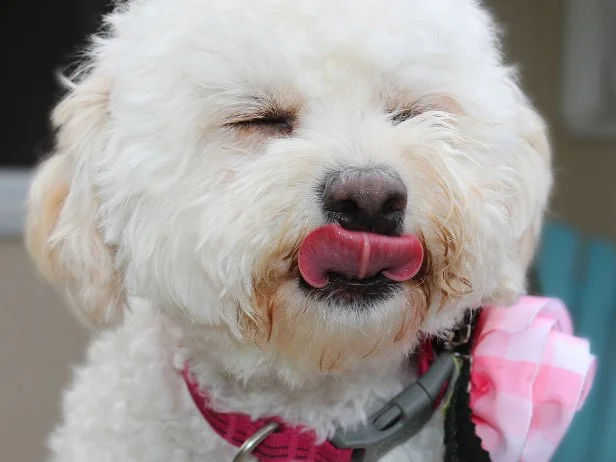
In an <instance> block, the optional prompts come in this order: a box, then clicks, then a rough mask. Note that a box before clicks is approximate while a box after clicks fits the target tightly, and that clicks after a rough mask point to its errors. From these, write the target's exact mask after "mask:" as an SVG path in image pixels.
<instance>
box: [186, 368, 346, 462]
mask: <svg viewBox="0 0 616 462" xmlns="http://www.w3.org/2000/svg"><path fill="white" fill-rule="evenodd" d="M182 375H183V376H184V380H185V382H186V385H187V386H188V391H189V392H190V395H191V396H192V399H193V401H194V402H195V405H196V406H197V408H199V411H201V414H202V415H203V417H204V418H205V420H206V421H207V422H208V423H209V424H210V426H211V427H212V429H213V430H214V431H215V432H216V433H218V435H219V436H220V437H221V438H223V439H224V440H225V441H227V442H228V443H230V444H232V445H233V446H236V447H240V446H241V445H242V444H243V443H244V442H245V441H246V440H247V439H248V438H250V437H251V436H252V435H254V434H256V433H257V432H258V431H259V430H261V429H262V428H264V427H266V426H267V425H268V424H270V423H272V422H275V423H277V424H278V425H279V427H278V428H277V429H276V431H274V432H273V433H271V434H270V435H269V436H267V437H266V438H265V439H264V440H263V441H262V442H261V443H260V444H259V445H258V446H257V447H256V448H255V449H254V450H253V451H252V454H253V455H254V456H256V457H258V459H259V460H260V461H262V462H292V461H311V462H312V461H314V462H350V461H351V456H352V454H353V451H352V450H351V449H338V448H337V447H335V446H334V445H333V444H332V443H330V442H329V441H325V442H324V443H320V444H319V443H317V437H316V435H315V433H314V431H312V430H306V429H304V428H302V427H293V426H290V425H287V424H285V423H284V422H283V421H282V420H281V419H279V418H278V417H269V418H265V419H257V420H251V419H250V417H248V416H247V415H245V414H237V413H231V412H229V413H226V412H216V411H214V410H213V409H212V408H211V407H210V406H209V398H208V396H207V395H206V394H205V393H204V392H203V391H202V390H200V388H199V384H198V383H197V382H196V381H195V380H194V378H193V377H192V375H191V373H190V371H189V369H188V367H185V368H184V370H183V371H182Z"/></svg>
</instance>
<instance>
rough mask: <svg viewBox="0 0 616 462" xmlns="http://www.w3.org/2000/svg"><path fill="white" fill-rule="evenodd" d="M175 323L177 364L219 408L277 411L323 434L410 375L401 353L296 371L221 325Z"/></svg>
mask: <svg viewBox="0 0 616 462" xmlns="http://www.w3.org/2000/svg"><path fill="white" fill-rule="evenodd" d="M174 324H175V326H176V328H177V330H178V331H179V332H180V334H179V342H180V344H181V348H180V351H181V354H179V355H178V358H177V361H176V363H177V364H176V366H177V367H181V366H182V365H183V364H187V365H188V366H189V367H190V370H191V373H192V374H193V375H194V377H195V378H196V380H197V381H198V383H199V385H200V387H201V388H202V389H203V390H204V391H205V392H206V393H208V395H209V396H210V398H211V400H212V401H213V402H215V403H216V407H217V408H218V409H221V410H225V411H229V412H231V411H233V412H240V413H244V414H248V415H250V416H251V417H255V418H258V417H266V416H277V417H280V418H282V419H284V420H285V421H287V422H288V423H290V424H299V425H306V426H310V427H312V428H314V429H315V430H316V431H317V433H318V435H319V436H320V437H323V438H326V437H331V436H332V434H333V432H334V430H335V428H336V427H351V426H354V425H356V424H357V423H358V422H359V421H360V420H361V419H363V418H365V417H366V416H367V415H368V414H369V413H371V412H372V411H374V410H376V409H377V408H379V407H380V406H381V405H383V404H384V403H385V402H386V401H388V400H389V399H391V398H392V397H393V396H394V395H396V394H397V393H398V392H399V391H400V390H401V389H402V388H403V387H404V386H406V385H407V384H408V383H409V382H410V381H412V380H413V379H414V373H413V372H412V369H413V368H412V367H409V365H408V363H407V362H406V361H405V360H404V358H403V356H402V355H399V356H398V357H397V358H396V357H390V358H388V359H387V360H383V358H381V359H380V360H378V361H373V362H366V363H365V364H362V365H361V366H359V367H358V368H357V369H356V370H353V371H346V372H344V373H339V374H336V375H331V374H324V373H320V372H317V371H315V372H313V373H307V372H303V373H300V372H299V371H297V370H296V369H294V367H293V365H292V364H290V363H289V362H288V361H286V360H285V359H284V358H282V357H281V356H280V355H275V354H268V353H267V352H266V351H264V350H263V349H261V348H259V347H257V346H254V345H252V346H250V345H245V344H242V343H240V342H238V341H236V340H234V339H233V338H232V337H231V336H230V335H229V334H228V333H227V332H226V331H224V330H222V329H213V328H205V327H202V326H199V327H197V326H193V325H187V324H185V323H181V322H177V321H176V322H175V323H174ZM392 356H394V355H392Z"/></svg>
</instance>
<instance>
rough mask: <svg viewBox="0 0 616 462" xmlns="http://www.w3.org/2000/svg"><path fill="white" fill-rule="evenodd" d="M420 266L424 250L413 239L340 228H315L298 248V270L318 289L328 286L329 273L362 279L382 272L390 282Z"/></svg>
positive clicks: (331, 226) (399, 278)
mask: <svg viewBox="0 0 616 462" xmlns="http://www.w3.org/2000/svg"><path fill="white" fill-rule="evenodd" d="M422 263H423V247H422V245H421V242H420V241H419V239H418V238H417V237H416V236H413V235H410V234H407V235H404V236H400V237H391V236H384V235H381V234H373V233H363V232H357V231H348V230H346V229H343V228H342V227H341V226H339V225H327V226H323V227H321V228H317V229H315V230H314V231H312V232H311V233H310V234H308V236H306V238H305V239H304V242H303V243H302V246H301V247H300V249H299V271H300V273H301V274H302V276H303V278H304V280H305V281H306V282H307V283H308V284H310V285H311V286H312V287H316V288H318V289H321V288H323V287H325V286H326V285H327V283H328V282H329V276H328V274H329V273H337V274H341V275H343V276H346V277H348V278H350V279H365V278H369V277H371V276H374V275H375V274H378V273H380V272H382V273H383V275H384V276H385V277H387V278H389V279H391V280H393V281H399V282H401V281H407V280H409V279H411V278H412V277H413V276H415V275H416V274H417V273H418V272H419V270H420V268H421V265H422Z"/></svg>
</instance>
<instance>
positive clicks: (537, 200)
mask: <svg viewBox="0 0 616 462" xmlns="http://www.w3.org/2000/svg"><path fill="white" fill-rule="evenodd" d="M523 118H524V120H525V121H526V124H524V126H525V127H526V128H525V130H524V131H523V133H522V138H523V140H524V141H525V150H526V151H527V152H526V153H525V155H523V156H522V159H521V162H522V163H523V167H522V168H521V169H520V173H521V175H522V176H523V177H524V178H523V180H525V181H524V182H525V184H526V188H525V189H526V195H525V196H526V204H524V209H525V210H526V214H527V217H528V220H527V222H526V223H523V224H522V226H523V228H522V236H521V238H520V242H519V245H520V254H519V256H520V264H521V266H522V267H523V268H524V269H525V271H526V270H527V269H528V266H529V265H530V264H531V263H532V260H533V258H534V256H535V250H536V247H537V244H538V242H539V238H540V234H541V227H542V225H543V219H544V215H545V212H546V208H547V206H548V201H549V198H550V193H551V191H552V184H553V175H552V149H551V146H550V140H549V136H548V129H547V126H546V124H545V121H544V120H543V118H542V117H541V116H540V115H539V114H538V113H537V112H536V111H535V110H534V109H533V108H532V107H526V108H525V109H524V111H523Z"/></svg>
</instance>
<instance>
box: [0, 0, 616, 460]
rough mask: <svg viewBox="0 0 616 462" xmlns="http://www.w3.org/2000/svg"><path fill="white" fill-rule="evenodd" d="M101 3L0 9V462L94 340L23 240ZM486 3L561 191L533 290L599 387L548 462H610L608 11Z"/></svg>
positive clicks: (613, 145) (615, 282) (31, 456)
mask: <svg viewBox="0 0 616 462" xmlns="http://www.w3.org/2000/svg"><path fill="white" fill-rule="evenodd" d="M108 3H109V2H108V1H106V0H81V1H79V0H56V1H53V2H51V1H48V0H33V1H23V0H3V1H2V4H1V5H0V18H2V20H3V27H2V28H0V34H2V41H1V42H0V43H1V44H2V45H0V46H1V47H2V56H3V61H4V63H5V64H4V66H3V67H5V70H4V71H3V72H2V77H1V78H2V85H0V95H1V101H2V110H3V112H4V117H3V120H4V122H3V123H2V128H0V133H1V134H2V137H1V139H2V140H3V142H4V146H3V147H2V149H0V448H1V449H0V451H1V452H2V456H0V459H1V460H6V461H16V462H21V461H23V462H31V461H32V462H35V461H41V460H43V459H44V454H45V451H44V442H45V438H46V436H47V434H48V432H49V431H50V429H51V427H52V425H53V423H54V421H55V420H56V419H57V418H58V416H59V399H60V394H61V389H62V387H63V386H64V385H65V384H66V383H67V381H68V380H69V378H70V374H71V366H72V364H74V363H75V362H76V361H78V360H80V359H81V358H82V356H83V352H84V348H85V344H86V340H87V336H88V335H87V332H86V331H85V329H83V328H82V327H81V326H79V325H77V323H76V321H75V320H74V319H73V318H72V316H71V315H70V314H69V313H68V310H67V309H66V308H65V307H64V305H63V303H62V302H61V301H60V300H59V298H58V297H57V296H56V294H55V293H54V292H53V291H52V289H50V288H49V287H48V286H46V285H45V284H44V283H42V282H41V281H40V279H39V278H38V277H36V276H35V275H34V272H33V269H32V267H31V265H30V263H29V261H28V259H27V256H26V253H25V251H24V250H23V245H22V242H21V235H20V234H21V226H22V220H23V199H24V197H25V191H26V188H27V184H28V178H29V175H30V169H31V167H32V166H33V165H34V164H35V163H36V161H37V159H39V158H40V156H41V155H44V153H45V152H46V150H47V149H48V147H49V142H48V141H49V126H48V112H49V109H50V108H51V106H52V105H53V103H54V102H55V101H56V100H57V98H58V97H59V96H60V92H59V89H58V85H57V84H56V82H55V80H54V76H53V73H54V71H55V70H56V69H57V68H59V67H63V66H66V65H67V64H69V63H70V62H71V60H72V59H73V58H75V56H77V50H78V46H79V45H80V44H82V43H83V40H84V38H85V37H87V36H88V35H89V34H90V33H91V32H92V31H94V30H96V28H97V24H98V20H99V16H100V14H101V12H103V11H105V10H106V9H107V8H108ZM486 3H487V4H488V6H489V7H490V8H491V9H492V10H493V12H494V14H495V15H496V17H497V18H498V20H499V21H500V22H501V23H502V24H503V25H504V26H505V38H506V40H505V43H506V51H507V53H508V57H509V60H510V61H511V62H514V63H518V64H519V65H520V68H521V71H522V76H523V84H524V88H525V89H526V91H527V92H528V93H529V94H530V96H531V97H532V99H533V101H534V102H535V104H536V106H537V107H538V108H539V110H540V111H541V112H542V114H543V115H544V116H545V117H546V118H547V119H548V122H549V124H550V128H551V134H552V139H553V145H554V152H555V163H556V169H557V189H556V192H555V196H554V200H553V207H552V214H551V216H550V219H549V221H548V223H547V224H546V227H545V230H544V237H543V244H542V247H541V249H540V252H539V255H538V257H537V261H536V264H535V267H534V268H533V272H532V282H533V291H535V292H536V293H542V294H547V295H550V296H558V297H560V298H562V299H564V300H565V302H566V303H567V305H568V306H569V307H570V309H571V311H572V314H573V317H574V319H575V322H576V328H577V333H578V334H579V335H583V336H588V337H590V338H591V340H592V344H593V352H594V353H595V354H597V355H598V356H599V373H598V377H597V380H596V382H595V387H594V389H593V391H592V393H591V395H590V397H589V399H588V401H587V403H586V406H585V408H584V410H583V412H582V413H580V414H579V416H578V417H577V418H576V421H575V422H574V425H573V427H572V429H571V430H570V432H569V434H568V436H567V439H566V441H565V443H564V445H563V447H562V448H561V450H560V452H559V454H558V456H557V457H556V459H555V460H557V462H558V461H560V462H569V461H570V462H574V461H575V462H581V461H597V462H611V461H616V354H613V353H612V352H614V353H616V337H614V338H610V334H611V332H616V182H615V176H616V0H515V1H512V0H486ZM7 142H8V145H7Z"/></svg>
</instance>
